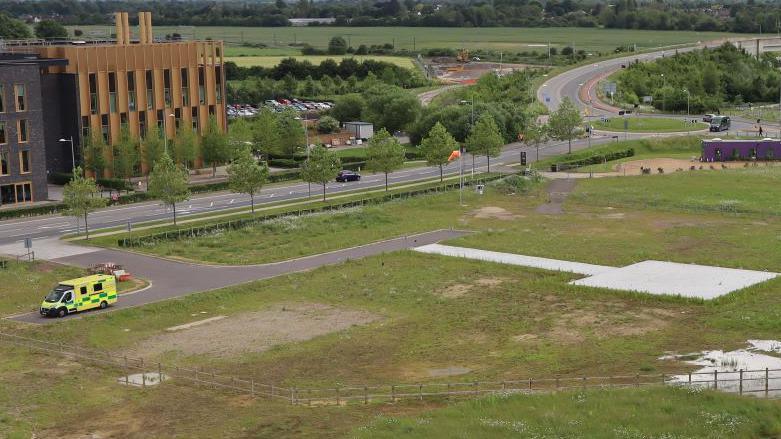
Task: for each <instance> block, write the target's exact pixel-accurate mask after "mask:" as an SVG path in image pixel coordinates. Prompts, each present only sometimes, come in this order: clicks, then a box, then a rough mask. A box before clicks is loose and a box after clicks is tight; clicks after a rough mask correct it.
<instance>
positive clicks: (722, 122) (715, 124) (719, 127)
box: [710, 116, 730, 132]
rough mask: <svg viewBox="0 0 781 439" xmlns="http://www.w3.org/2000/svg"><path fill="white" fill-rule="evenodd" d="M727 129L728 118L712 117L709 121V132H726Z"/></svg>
mask: <svg viewBox="0 0 781 439" xmlns="http://www.w3.org/2000/svg"><path fill="white" fill-rule="evenodd" d="M729 127H730V120H729V117H728V116H714V117H713V119H711V121H710V131H714V132H719V131H727V130H729Z"/></svg>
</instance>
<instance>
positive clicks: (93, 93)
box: [89, 73, 98, 114]
mask: <svg viewBox="0 0 781 439" xmlns="http://www.w3.org/2000/svg"><path fill="white" fill-rule="evenodd" d="M89 105H90V107H89V108H90V113H92V114H98V77H97V75H96V74H94V73H90V74H89Z"/></svg>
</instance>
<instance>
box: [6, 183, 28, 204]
mask: <svg viewBox="0 0 781 439" xmlns="http://www.w3.org/2000/svg"><path fill="white" fill-rule="evenodd" d="M32 194H33V191H32V186H31V185H30V183H19V184H7V185H4V186H0V204H16V203H24V202H27V201H32V199H33V195H32Z"/></svg>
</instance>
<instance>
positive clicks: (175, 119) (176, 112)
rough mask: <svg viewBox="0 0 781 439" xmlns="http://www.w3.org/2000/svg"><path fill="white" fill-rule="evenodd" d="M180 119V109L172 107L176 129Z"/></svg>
mask: <svg viewBox="0 0 781 439" xmlns="http://www.w3.org/2000/svg"><path fill="white" fill-rule="evenodd" d="M181 120H182V109H181V108H176V109H174V124H176V129H177V130H178V129H179V122H181Z"/></svg>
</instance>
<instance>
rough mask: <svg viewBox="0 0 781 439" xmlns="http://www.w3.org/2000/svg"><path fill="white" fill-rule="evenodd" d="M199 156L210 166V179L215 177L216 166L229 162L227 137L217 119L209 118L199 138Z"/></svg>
mask: <svg viewBox="0 0 781 439" xmlns="http://www.w3.org/2000/svg"><path fill="white" fill-rule="evenodd" d="M201 154H202V156H203V161H204V162H205V163H211V165H212V177H216V176H217V165H218V164H220V163H227V162H228V161H230V159H231V156H232V155H233V154H232V151H231V147H230V143H228V136H226V135H225V133H223V132H222V130H220V126H219V125H218V124H217V118H216V117H214V116H210V117H209V124H208V125H207V126H206V132H204V133H203V136H202V138H201Z"/></svg>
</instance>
